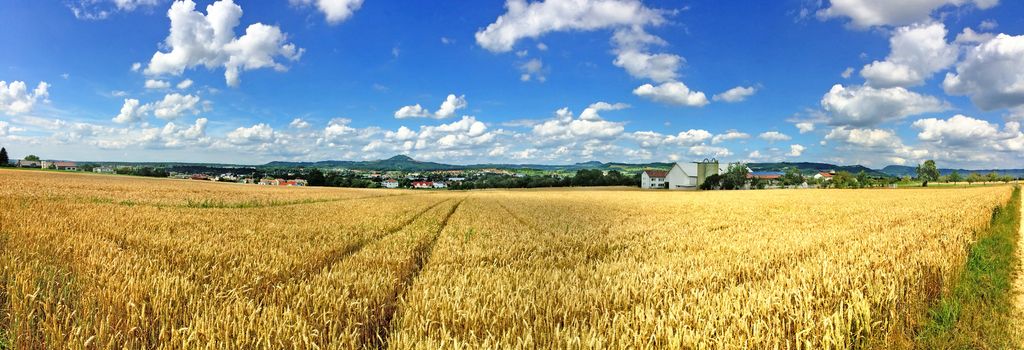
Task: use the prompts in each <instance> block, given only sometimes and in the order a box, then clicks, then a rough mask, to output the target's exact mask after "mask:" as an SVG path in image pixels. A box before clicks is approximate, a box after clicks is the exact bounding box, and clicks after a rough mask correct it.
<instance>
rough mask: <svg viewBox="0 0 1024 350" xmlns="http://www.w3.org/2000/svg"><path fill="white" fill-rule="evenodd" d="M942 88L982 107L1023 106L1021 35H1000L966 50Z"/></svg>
mask: <svg viewBox="0 0 1024 350" xmlns="http://www.w3.org/2000/svg"><path fill="white" fill-rule="evenodd" d="M965 57H966V58H965V59H964V60H963V61H961V62H960V63H958V64H957V65H956V73H952V72H951V73H946V78H945V80H943V82H942V87H943V89H944V90H945V91H946V93H948V94H951V95H966V96H970V98H971V102H974V104H975V105H976V106H978V107H979V108H981V109H983V110H993V109H997V108H1008V107H1016V106H1021V105H1024V35H1018V36H1010V35H1006V34H999V35H997V36H996V37H995V38H993V39H991V40H988V41H986V42H983V43H981V44H980V45H978V46H975V47H973V48H971V49H969V50H968V51H967V55H966V56H965Z"/></svg>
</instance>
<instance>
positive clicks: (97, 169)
mask: <svg viewBox="0 0 1024 350" xmlns="http://www.w3.org/2000/svg"><path fill="white" fill-rule="evenodd" d="M92 172H94V173H97V174H113V173H114V168H111V167H108V166H98V167H95V168H92Z"/></svg>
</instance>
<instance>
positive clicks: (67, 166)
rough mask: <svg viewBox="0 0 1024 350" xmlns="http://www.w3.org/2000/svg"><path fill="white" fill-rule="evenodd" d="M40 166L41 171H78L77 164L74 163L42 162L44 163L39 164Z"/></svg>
mask: <svg viewBox="0 0 1024 350" xmlns="http://www.w3.org/2000/svg"><path fill="white" fill-rule="evenodd" d="M40 166H41V167H42V168H43V169H57V170H68V171H78V164H75V162H60V161H52V160H44V161H42V162H41V163H40Z"/></svg>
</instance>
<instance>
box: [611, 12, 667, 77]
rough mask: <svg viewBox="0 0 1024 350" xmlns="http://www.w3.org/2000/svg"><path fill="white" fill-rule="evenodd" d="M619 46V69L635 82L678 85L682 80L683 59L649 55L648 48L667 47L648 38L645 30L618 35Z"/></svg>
mask: <svg viewBox="0 0 1024 350" xmlns="http://www.w3.org/2000/svg"><path fill="white" fill-rule="evenodd" d="M612 44H613V46H615V54H616V57H615V61H613V62H612V63H613V64H615V66H617V67H620V68H623V69H625V70H626V72H627V73H629V75H631V76H633V77H635V78H642V79H650V80H653V81H655V82H666V81H674V80H676V78H678V76H679V73H678V70H679V67H680V66H682V65H683V62H684V61H685V60H684V59H683V58H682V57H680V56H678V55H674V54H667V53H649V52H647V51H648V47H649V46H651V45H654V46H665V45H667V44H668V43H666V42H665V40H662V39H661V38H659V37H657V36H654V35H651V34H648V33H647V32H646V31H644V30H643V28H642V27H639V26H634V27H630V28H626V29H619V30H616V31H615V34H614V35H613V36H612Z"/></svg>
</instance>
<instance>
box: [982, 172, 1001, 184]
mask: <svg viewBox="0 0 1024 350" xmlns="http://www.w3.org/2000/svg"><path fill="white" fill-rule="evenodd" d="M985 181H988V182H996V181H999V173H996V172H994V171H993V172H991V173H988V175H985Z"/></svg>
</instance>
